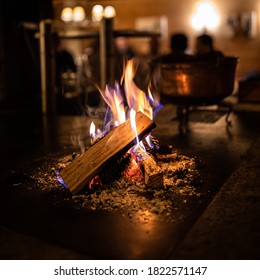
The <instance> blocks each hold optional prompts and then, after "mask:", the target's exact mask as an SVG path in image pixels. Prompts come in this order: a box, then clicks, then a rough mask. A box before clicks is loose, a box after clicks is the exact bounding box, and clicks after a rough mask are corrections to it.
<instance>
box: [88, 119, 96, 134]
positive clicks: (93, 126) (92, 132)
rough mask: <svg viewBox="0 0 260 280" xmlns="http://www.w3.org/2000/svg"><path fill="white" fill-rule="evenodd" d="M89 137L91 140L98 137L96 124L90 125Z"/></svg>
mask: <svg viewBox="0 0 260 280" xmlns="http://www.w3.org/2000/svg"><path fill="white" fill-rule="evenodd" d="M89 136H90V137H91V138H94V137H95V136H96V126H95V124H94V123H93V122H91V124H90V128H89Z"/></svg>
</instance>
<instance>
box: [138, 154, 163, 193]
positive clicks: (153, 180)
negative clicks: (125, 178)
mask: <svg viewBox="0 0 260 280" xmlns="http://www.w3.org/2000/svg"><path fill="white" fill-rule="evenodd" d="M142 166H143V169H144V182H145V185H146V186H149V187H150V186H153V187H155V188H156V187H162V186H163V172H162V170H161V168H160V167H159V166H158V165H157V163H156V161H155V160H154V159H153V158H152V157H151V156H148V157H146V158H145V159H143V160H142Z"/></svg>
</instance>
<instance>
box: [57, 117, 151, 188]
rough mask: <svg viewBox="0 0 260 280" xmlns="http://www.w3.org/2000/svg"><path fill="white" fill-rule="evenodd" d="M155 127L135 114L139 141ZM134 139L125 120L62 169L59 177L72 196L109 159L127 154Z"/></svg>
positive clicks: (97, 172) (145, 118)
mask: <svg viewBox="0 0 260 280" xmlns="http://www.w3.org/2000/svg"><path fill="white" fill-rule="evenodd" d="M155 126H156V125H155V123H154V122H153V121H152V120H151V119H150V118H148V117H147V116H146V115H144V114H143V113H141V112H138V113H137V114H136V128H137V134H138V137H139V139H143V138H144V137H145V136H146V135H147V134H148V133H149V132H151V130H152V129H153V128H155ZM135 138H136V136H135V134H134V133H133V132H132V127H131V123H130V120H127V121H126V122H124V123H122V124H121V125H120V126H118V127H116V128H114V129H112V130H111V131H110V132H109V133H108V134H107V135H106V136H105V137H104V138H102V139H101V140H100V141H99V142H97V143H96V144H95V145H93V146H92V147H90V148H89V149H88V150H86V151H85V152H84V153H83V154H81V155H80V156H78V157H77V158H75V159H74V160H73V161H72V162H71V163H70V164H69V165H68V166H67V167H65V168H64V169H62V170H61V172H60V174H59V175H60V177H61V178H62V179H63V181H64V183H65V185H66V186H67V187H68V188H69V190H70V191H71V192H72V194H76V193H78V192H79V191H80V190H82V189H83V188H84V187H85V186H86V185H87V183H88V182H89V181H90V180H91V179H92V178H93V177H94V176H96V175H98V174H99V172H100V171H101V170H102V169H103V168H104V167H105V166H106V165H107V164H109V162H110V160H111V159H113V158H115V157H119V156H122V155H123V154H124V153H125V152H127V151H128V150H129V149H130V148H131V147H132V146H133V145H134V144H135Z"/></svg>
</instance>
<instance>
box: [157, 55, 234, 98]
mask: <svg viewBox="0 0 260 280" xmlns="http://www.w3.org/2000/svg"><path fill="white" fill-rule="evenodd" d="M237 61H238V59H237V58H236V57H222V58H220V59H218V61H214V62H208V61H201V62H198V61H196V62H184V63H162V64H159V75H160V78H159V81H158V87H159V91H160V94H161V96H162V98H163V99H167V100H169V101H173V102H176V103H194V102H198V103H215V102H218V101H219V100H221V99H223V98H224V97H227V96H228V95H230V94H232V92H233V88H234V79H235V71H236V66H237ZM157 66H158V65H157Z"/></svg>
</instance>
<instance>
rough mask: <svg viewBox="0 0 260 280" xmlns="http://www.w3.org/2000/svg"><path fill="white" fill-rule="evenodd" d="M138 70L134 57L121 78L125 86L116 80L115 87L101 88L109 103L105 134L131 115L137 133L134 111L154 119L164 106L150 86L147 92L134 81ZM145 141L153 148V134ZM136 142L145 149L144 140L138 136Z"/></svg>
mask: <svg viewBox="0 0 260 280" xmlns="http://www.w3.org/2000/svg"><path fill="white" fill-rule="evenodd" d="M136 70H137V65H136V64H135V61H134V59H131V60H129V61H128V62H127V64H126V66H125V69H124V71H123V74H122V78H121V83H122V84H123V88H122V87H121V88H120V86H119V83H118V82H115V87H114V88H112V87H110V86H106V88H105V90H104V91H101V90H99V91H100V93H101V95H102V97H103V99H104V101H105V102H106V103H107V105H108V107H107V111H106V116H105V119H104V124H103V131H102V133H103V135H105V134H106V133H107V132H109V131H110V130H111V129H112V128H113V127H115V126H118V125H120V124H122V123H123V122H125V121H126V119H127V118H128V117H130V116H131V115H132V117H131V125H132V129H133V132H134V133H136V131H135V130H136V128H135V124H134V122H135V118H134V115H135V113H134V112H138V111H141V112H142V113H143V114H145V115H146V116H147V117H149V118H150V119H154V118H155V115H156V113H157V112H158V111H159V110H160V109H161V108H162V105H161V104H160V103H159V100H156V99H155V98H154V97H153V95H152V93H151V90H150V87H148V90H147V94H146V93H145V92H144V91H142V90H141V89H139V88H138V87H137V86H136V84H135V82H134V77H135V74H136ZM131 112H132V113H131ZM91 129H92V131H91V132H90V135H91V137H93V135H95V133H94V134H93V127H91ZM94 137H95V136H94ZM136 137H137V135H136ZM145 141H146V143H147V144H148V146H149V147H150V148H153V144H152V140H151V135H148V136H147V137H146V139H145ZM136 143H137V144H138V148H140V147H141V148H142V149H144V146H143V144H142V142H140V143H139V139H138V137H137V140H136ZM135 150H137V148H135Z"/></svg>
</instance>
